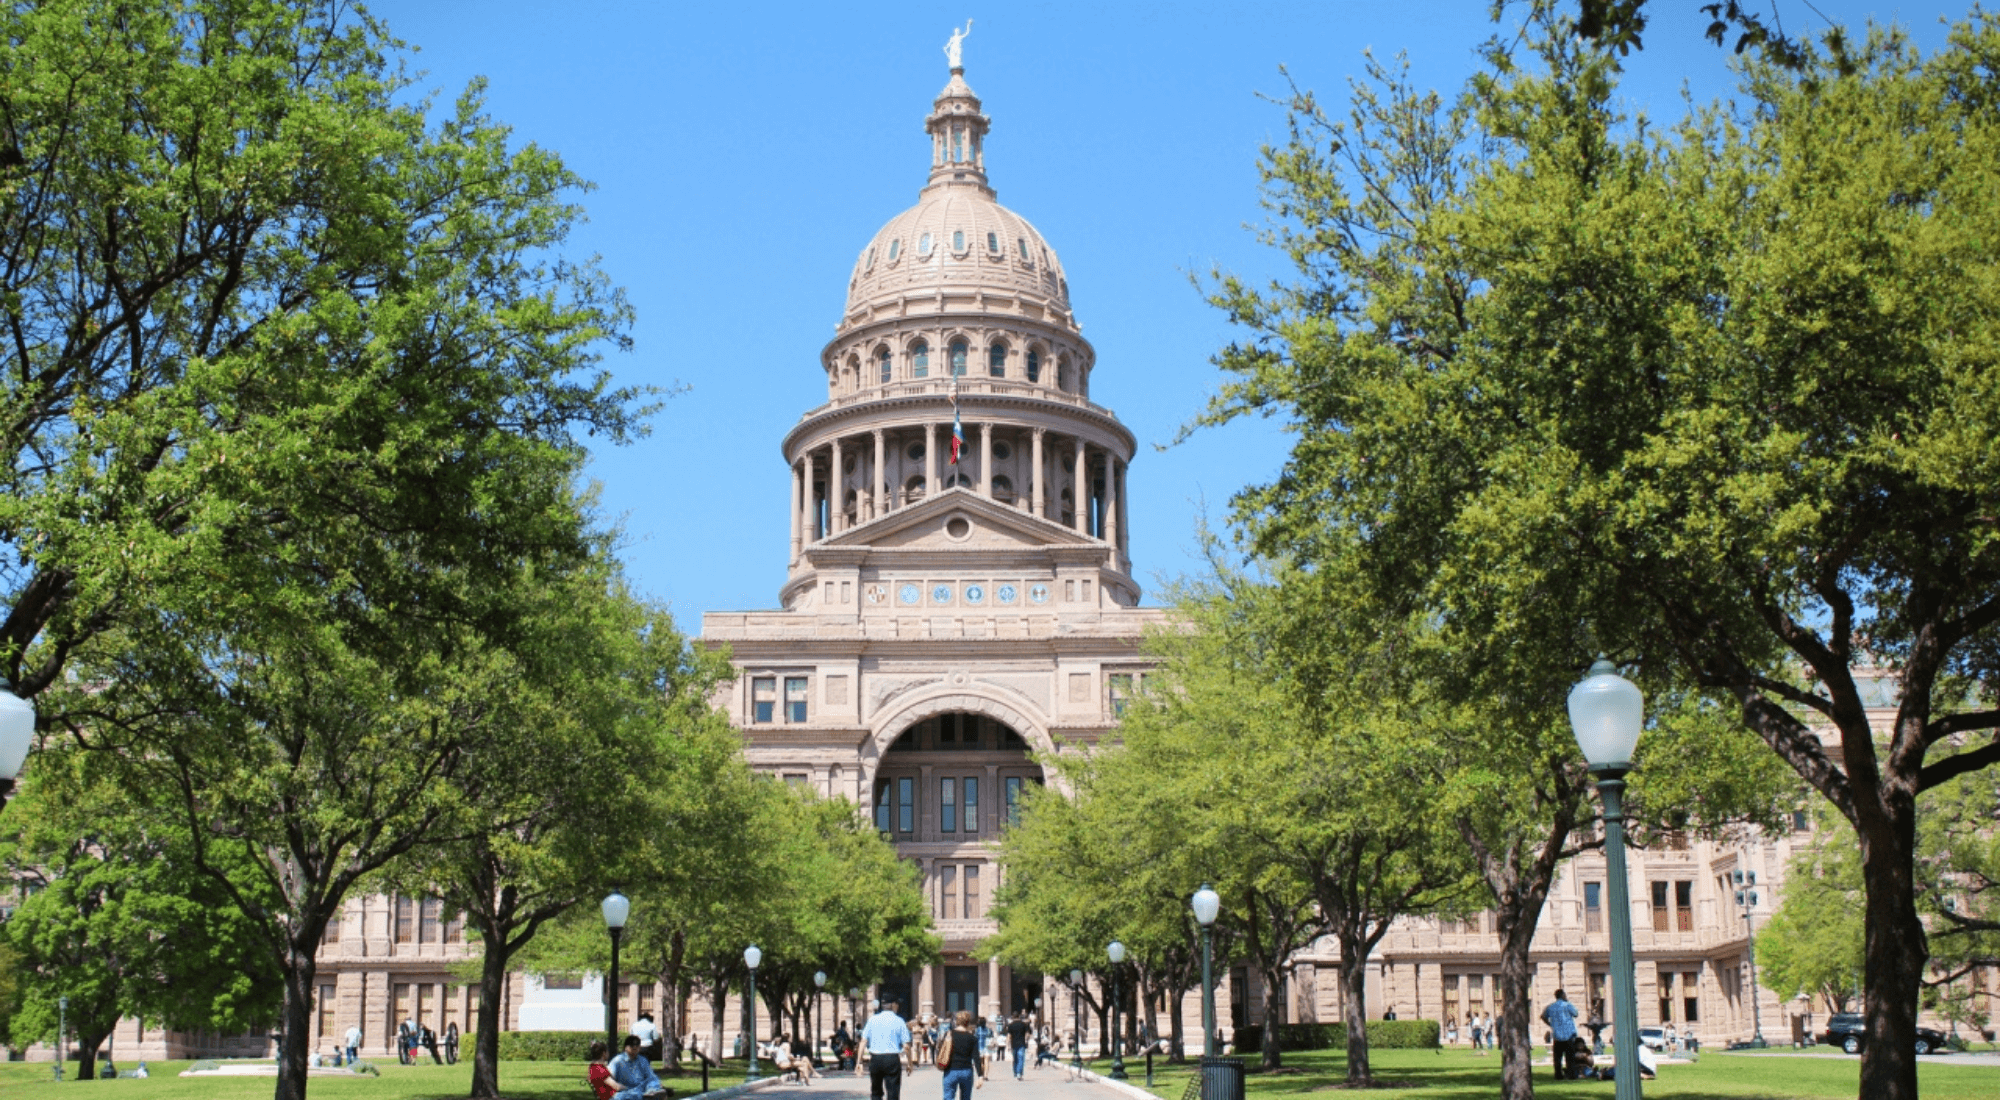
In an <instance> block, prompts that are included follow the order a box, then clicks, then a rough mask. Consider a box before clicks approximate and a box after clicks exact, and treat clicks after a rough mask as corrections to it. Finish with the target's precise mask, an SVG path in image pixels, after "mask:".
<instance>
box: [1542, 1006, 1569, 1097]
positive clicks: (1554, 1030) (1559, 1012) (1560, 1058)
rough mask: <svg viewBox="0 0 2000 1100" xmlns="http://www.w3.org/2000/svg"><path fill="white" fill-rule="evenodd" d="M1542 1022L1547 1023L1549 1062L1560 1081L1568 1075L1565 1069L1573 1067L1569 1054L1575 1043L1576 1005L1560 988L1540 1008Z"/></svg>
mask: <svg viewBox="0 0 2000 1100" xmlns="http://www.w3.org/2000/svg"><path fill="white" fill-rule="evenodd" d="M1542 1022H1543V1023H1545V1024H1548V1025H1549V1062H1550V1064H1551V1065H1553V1066H1554V1067H1555V1071H1556V1080H1558V1081H1560V1080H1563V1079H1564V1078H1566V1077H1568V1076H1569V1073H1568V1072H1566V1071H1569V1070H1572V1069H1574V1066H1575V1064H1574V1061H1573V1060H1572V1058H1571V1056H1570V1055H1571V1051H1572V1050H1573V1049H1574V1047H1575V1045H1576V1006H1575V1005H1573V1004H1571V1003H1569V998H1568V997H1566V996H1564V995H1563V991H1562V990H1560V989H1558V990H1556V999H1555V1000H1553V1001H1550V1002H1549V1006H1548V1007H1547V1008H1544V1009H1542Z"/></svg>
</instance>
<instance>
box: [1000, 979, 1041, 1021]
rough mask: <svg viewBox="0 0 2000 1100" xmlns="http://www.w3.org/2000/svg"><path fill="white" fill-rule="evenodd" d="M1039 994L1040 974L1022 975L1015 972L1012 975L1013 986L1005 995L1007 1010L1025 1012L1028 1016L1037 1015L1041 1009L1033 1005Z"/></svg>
mask: <svg viewBox="0 0 2000 1100" xmlns="http://www.w3.org/2000/svg"><path fill="white" fill-rule="evenodd" d="M1041 996H1042V979H1041V976H1040V975H1038V974H1036V975H1027V976H1023V975H1020V974H1016V975H1014V981H1013V988H1012V989H1011V990H1010V991H1009V993H1008V996H1007V1011H1008V1012H1009V1013H1010V1014H1011V1013H1016V1012H1025V1013H1027V1014H1029V1015H1030V1016H1038V1015H1040V1013H1041V1011H1042V1009H1038V1008H1037V1007H1036V1006H1035V1002H1036V1001H1037V1000H1039V999H1040V998H1041Z"/></svg>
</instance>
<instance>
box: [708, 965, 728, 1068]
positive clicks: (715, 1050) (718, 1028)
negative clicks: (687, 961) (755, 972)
mask: <svg viewBox="0 0 2000 1100" xmlns="http://www.w3.org/2000/svg"><path fill="white" fill-rule="evenodd" d="M728 1001H729V985H728V983H726V982H714V983H712V984H710V985H709V987H708V1057H709V1060H710V1061H714V1062H720V1061H722V1060H723V1059H724V1058H726V1057H728V1056H729V1048H728V1047H726V1046H724V1045H723V1042H722V1040H723V1034H722V1033H723V1027H722V1012H723V1009H724V1008H725V1007H727V1005H728Z"/></svg>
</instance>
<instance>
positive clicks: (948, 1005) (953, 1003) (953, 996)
mask: <svg viewBox="0 0 2000 1100" xmlns="http://www.w3.org/2000/svg"><path fill="white" fill-rule="evenodd" d="M944 1010H945V1011H946V1012H950V1013H958V1012H970V1013H972V1014H973V1015H974V1016H977V1015H979V968H978V967H976V966H947V967H945V968H944Z"/></svg>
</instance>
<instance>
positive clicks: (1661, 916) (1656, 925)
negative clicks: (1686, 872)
mask: <svg viewBox="0 0 2000 1100" xmlns="http://www.w3.org/2000/svg"><path fill="white" fill-rule="evenodd" d="M1667 924H1668V918H1667V884H1666V883H1664V882H1656V883H1654V884H1653V931H1655V932H1665V931H1666V930H1667Z"/></svg>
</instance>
